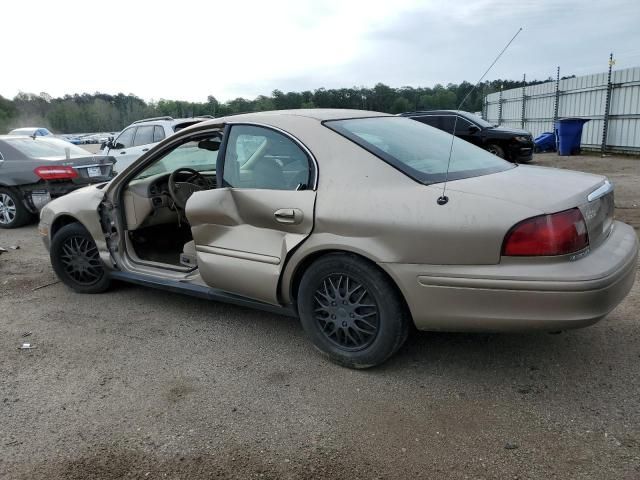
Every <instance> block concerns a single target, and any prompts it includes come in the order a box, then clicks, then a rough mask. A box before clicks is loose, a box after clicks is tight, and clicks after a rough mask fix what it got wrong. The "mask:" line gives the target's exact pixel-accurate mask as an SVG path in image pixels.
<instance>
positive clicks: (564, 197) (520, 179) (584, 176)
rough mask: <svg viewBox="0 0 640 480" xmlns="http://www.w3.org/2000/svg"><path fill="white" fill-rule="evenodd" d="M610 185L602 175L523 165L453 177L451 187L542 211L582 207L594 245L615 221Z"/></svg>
mask: <svg viewBox="0 0 640 480" xmlns="http://www.w3.org/2000/svg"><path fill="white" fill-rule="evenodd" d="M606 185H608V183H607V179H606V177H603V176H601V175H593V174H590V173H583V172H575V171H571V170H561V169H556V168H548V167H537V166H530V165H519V166H518V167H516V168H512V169H510V170H506V171H504V172H499V173H494V174H491V175H485V176H481V177H474V178H466V179H462V180H455V181H452V182H450V183H449V185H448V187H447V190H449V191H450V192H454V191H461V192H466V193H470V194H474V195H480V196H483V197H491V198H496V199H499V200H504V201H505V202H509V203H515V204H520V205H524V206H527V207H531V208H534V209H536V210H538V211H539V212H540V214H548V213H556V212H561V211H563V210H568V209H570V208H575V207H578V208H580V210H581V212H582V215H583V217H584V219H585V222H586V224H587V229H588V232H589V245H590V247H594V246H597V245H598V244H599V243H600V242H601V241H602V240H604V238H605V237H606V236H607V235H608V234H609V231H610V229H611V225H612V224H613V208H614V203H613V188H612V187H611V188H609V187H607V186H606ZM600 188H602V190H601V191H599V192H600V194H598V195H594V196H592V199H591V201H590V200H589V198H588V197H589V195H590V194H592V193H593V192H595V191H597V190H598V189H600ZM593 197H597V198H593ZM523 220H524V219H523Z"/></svg>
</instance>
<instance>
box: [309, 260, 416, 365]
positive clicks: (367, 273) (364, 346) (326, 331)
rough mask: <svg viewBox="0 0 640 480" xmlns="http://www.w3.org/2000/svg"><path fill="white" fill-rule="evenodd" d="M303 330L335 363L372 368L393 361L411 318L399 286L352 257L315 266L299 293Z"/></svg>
mask: <svg viewBox="0 0 640 480" xmlns="http://www.w3.org/2000/svg"><path fill="white" fill-rule="evenodd" d="M298 311H299V314H300V320H301V322H302V326H303V328H304V330H305V331H306V333H307V335H308V336H309V337H310V339H311V341H312V342H313V344H314V345H315V346H316V348H317V349H318V350H320V352H322V353H323V354H324V355H326V356H327V357H329V359H331V360H332V361H334V362H336V363H338V364H340V365H343V366H346V367H350V368H368V367H373V366H375V365H379V364H381V363H383V362H384V361H385V360H387V359H388V358H389V357H391V356H392V355H393V354H394V353H395V352H396V351H397V350H398V349H399V348H400V347H401V346H402V344H403V343H404V341H405V340H406V338H407V335H408V332H409V317H408V314H407V311H406V307H405V305H404V302H403V301H402V298H401V297H400V295H399V293H398V291H397V289H396V288H395V286H394V285H393V284H392V283H391V282H390V281H389V279H388V278H387V277H386V276H385V274H384V273H383V272H381V271H380V270H379V269H378V268H377V267H376V266H375V265H372V264H371V263H369V262H367V261H365V260H363V259H361V258H359V257H357V256H355V255H350V254H330V255H326V256H324V257H321V258H320V259H319V260H317V261H316V262H314V263H313V264H312V265H311V266H310V267H309V268H308V269H307V271H306V272H305V273H304V275H303V277H302V280H301V282H300V288H299V289H298Z"/></svg>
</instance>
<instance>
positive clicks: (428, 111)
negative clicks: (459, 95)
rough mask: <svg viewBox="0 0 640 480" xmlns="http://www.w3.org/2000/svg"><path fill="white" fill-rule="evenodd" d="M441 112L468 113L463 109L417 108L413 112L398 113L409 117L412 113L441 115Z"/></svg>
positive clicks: (450, 113)
mask: <svg viewBox="0 0 640 480" xmlns="http://www.w3.org/2000/svg"><path fill="white" fill-rule="evenodd" d="M442 114H448V115H453V114H458V115H462V116H464V115H469V114H470V112H465V111H464V110H417V111H415V112H403V113H401V114H400V115H402V116H403V117H410V116H414V115H442Z"/></svg>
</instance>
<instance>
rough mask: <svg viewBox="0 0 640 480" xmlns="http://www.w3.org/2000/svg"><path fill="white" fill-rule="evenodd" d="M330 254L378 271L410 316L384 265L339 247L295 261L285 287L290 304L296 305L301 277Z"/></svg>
mask: <svg viewBox="0 0 640 480" xmlns="http://www.w3.org/2000/svg"><path fill="white" fill-rule="evenodd" d="M332 254H338V255H350V256H353V257H356V258H359V259H361V260H364V261H365V262H367V263H369V264H370V265H371V266H373V267H374V268H376V269H377V270H379V271H380V272H381V273H382V274H383V275H384V276H385V277H386V278H387V280H388V281H389V283H390V285H392V286H393V288H394V289H395V291H396V293H397V294H398V295H399V297H400V299H401V301H402V303H403V305H404V307H405V309H406V312H407V314H408V315H410V312H411V310H410V309H409V305H408V304H407V300H406V296H405V294H404V292H403V291H402V289H401V288H400V284H399V283H398V282H397V281H396V279H395V278H394V277H393V275H392V274H391V273H390V272H389V271H388V270H387V269H386V268H384V264H383V263H378V262H376V261H375V260H373V259H372V258H370V257H368V256H367V255H365V254H364V253H362V252H358V251H354V250H349V249H345V248H339V247H334V248H326V249H319V250H314V251H311V252H309V253H308V254H307V255H305V256H304V257H303V258H301V259H300V260H298V261H297V263H296V265H295V267H294V269H293V272H292V273H291V275H290V277H289V278H290V280H289V282H288V285H287V286H286V288H285V289H286V292H287V293H288V300H289V301H291V303H292V304H294V305H295V304H296V300H297V298H298V288H299V287H300V281H301V280H302V276H303V275H304V273H305V272H306V271H307V270H308V269H309V267H310V266H311V265H312V264H313V263H314V262H315V261H316V260H318V259H320V258H321V257H324V256H326V255H332ZM412 321H413V320H412Z"/></svg>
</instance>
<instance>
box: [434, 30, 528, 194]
mask: <svg viewBox="0 0 640 480" xmlns="http://www.w3.org/2000/svg"><path fill="white" fill-rule="evenodd" d="M521 31H522V27H520V28H519V29H518V31H517V32H516V33H515V35H514V36H513V37H511V40H509V42H508V43H507V44H506V45H505V46H504V48H503V49H502V50H501V51H500V53H499V54H498V56H497V57H496V59H495V60H494V61H493V63H492V64H491V65H489V68H487V70H486V71H485V72H484V73H483V74H482V76H481V77H480V79H479V80H478V81H477V82H476V84H475V85H474V86H473V88H472V89H471V90H469V91H468V92H467V94H466V95H465V96H464V98H463V99H462V101H461V102H460V105H458V108H457V109H456V110H460V108H462V105H464V102H466V101H467V98H469V95H471V93H472V92H473V91H474V90H475V89H476V88H478V85H480V82H482V80H484V77H486V76H487V73H489V71H490V70H491V69H492V68H493V66H494V65H495V64H496V63H497V62H498V60H500V57H501V56H502V54H503V53H504V52H506V51H507V48H509V45H511V43H512V42H513V41H514V40H515V39H516V37H517V36H518V35H519V34H520V32H521ZM457 125H458V116H457V115H455V120H454V121H453V131H452V132H451V146H450V147H449V159H448V160H447V172H446V173H445V176H444V185H443V186H442V195H440V196H439V197H438V205H446V204H447V203H448V202H449V197H447V195H446V193H447V182H448V181H449V168H450V167H451V155H452V153H453V142H454V140H455V139H456V137H455V133H456V127H457Z"/></svg>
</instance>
